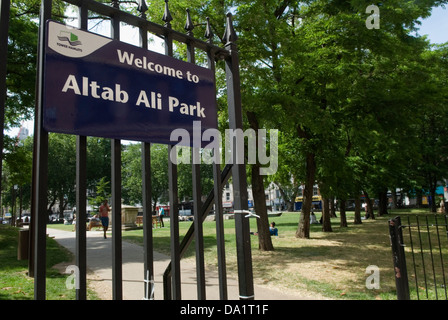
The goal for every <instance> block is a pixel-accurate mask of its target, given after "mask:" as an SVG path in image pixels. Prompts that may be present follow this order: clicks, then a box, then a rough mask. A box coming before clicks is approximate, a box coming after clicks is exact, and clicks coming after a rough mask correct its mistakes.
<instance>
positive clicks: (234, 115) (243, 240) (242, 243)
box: [224, 13, 254, 300]
mask: <svg viewBox="0 0 448 320" xmlns="http://www.w3.org/2000/svg"><path fill="white" fill-rule="evenodd" d="M224 39H225V40H226V41H227V43H226V45H225V47H226V49H227V50H229V52H230V57H229V58H228V59H227V60H226V78H227V101H228V112H229V126H230V129H233V130H236V129H242V128H243V116H242V109H241V92H240V75H239V58H238V51H237V45H236V43H235V42H236V40H237V36H236V33H235V30H234V29H233V25H232V15H231V14H230V13H228V14H227V27H226V32H225V34H224ZM240 143H243V142H242V141H240ZM231 144H232V145H233V150H237V147H236V145H235V141H232V142H231ZM234 153H235V152H234ZM232 179H233V193H234V199H235V200H234V209H235V211H237V212H241V210H247V209H248V203H247V200H248V195H247V181H246V167H245V165H244V164H240V163H236V155H235V154H233V167H232ZM235 232H236V246H237V263H238V280H239V281H238V282H239V292H240V299H242V300H253V299H254V285H253V273H252V252H251V246H250V229H249V219H247V218H245V217H244V214H240V213H237V214H235Z"/></svg>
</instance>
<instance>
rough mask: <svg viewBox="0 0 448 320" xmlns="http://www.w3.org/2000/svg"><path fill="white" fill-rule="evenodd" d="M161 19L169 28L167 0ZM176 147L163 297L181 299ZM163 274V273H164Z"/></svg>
mask: <svg viewBox="0 0 448 320" xmlns="http://www.w3.org/2000/svg"><path fill="white" fill-rule="evenodd" d="M162 20H163V21H164V22H165V27H166V28H167V29H171V23H170V22H171V21H172V20H173V18H172V16H171V13H170V11H169V8H168V0H165V12H164V14H163V18H162ZM165 54H166V55H167V56H170V57H172V56H173V38H172V35H171V33H170V32H167V33H166V34H165ZM176 157H177V151H176V147H175V146H172V145H168V180H169V181H168V184H169V189H170V192H169V201H170V233H171V237H170V241H171V242H170V248H171V249H170V250H171V278H170V279H168V278H165V279H164V287H165V291H164V298H165V299H174V300H180V299H181V296H182V295H181V277H180V276H181V275H180V246H179V204H178V187H177V165H176V164H174V163H173V161H171V160H176ZM164 276H165V275H164ZM167 281H171V292H169V289H168V288H167V286H166V284H167V283H165V282H167Z"/></svg>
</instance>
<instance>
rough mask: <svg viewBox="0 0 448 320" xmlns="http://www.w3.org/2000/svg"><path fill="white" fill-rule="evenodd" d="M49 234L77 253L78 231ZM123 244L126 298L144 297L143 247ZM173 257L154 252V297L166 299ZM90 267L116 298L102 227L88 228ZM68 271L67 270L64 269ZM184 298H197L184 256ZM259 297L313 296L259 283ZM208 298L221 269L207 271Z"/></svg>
mask: <svg viewBox="0 0 448 320" xmlns="http://www.w3.org/2000/svg"><path fill="white" fill-rule="evenodd" d="M47 234H48V235H49V236H50V237H53V238H54V239H55V240H56V241H57V242H58V243H59V244H60V245H62V246H64V247H65V248H67V249H68V250H69V251H71V252H73V253H75V232H71V231H62V230H57V229H52V228H47ZM122 248H123V254H122V255H123V274H122V277H123V300H142V299H143V298H144V285H145V283H144V271H143V247H142V246H139V245H136V244H132V243H129V242H126V241H122ZM169 262H170V257H169V256H167V255H164V254H161V253H158V252H154V299H155V300H162V299H163V272H164V271H165V269H166V267H167V266H168V264H169ZM87 268H88V270H89V271H91V272H92V273H93V274H94V277H95V281H99V282H101V284H102V287H103V288H104V289H103V291H104V292H103V293H102V295H101V298H102V299H112V238H111V237H108V238H107V239H104V238H103V232H102V231H88V232H87ZM63 271H64V270H63ZM181 281H182V285H181V288H182V289H181V290H182V292H181V294H182V299H185V300H196V299H197V291H196V290H197V288H196V266H195V263H190V262H187V261H183V260H181ZM227 290H228V298H229V300H238V299H239V292H238V280H237V279H233V278H230V277H227ZM254 292H255V300H309V299H313V298H311V297H306V296H299V295H295V294H287V293H283V292H280V291H278V290H276V289H271V288H268V287H264V286H255V287H254ZM206 297H207V300H219V284H218V273H217V272H213V271H206Z"/></svg>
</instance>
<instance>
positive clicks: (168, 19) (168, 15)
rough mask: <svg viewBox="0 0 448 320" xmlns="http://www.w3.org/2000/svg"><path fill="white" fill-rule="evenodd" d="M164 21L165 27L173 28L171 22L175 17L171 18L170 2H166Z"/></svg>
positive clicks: (166, 0)
mask: <svg viewBox="0 0 448 320" xmlns="http://www.w3.org/2000/svg"><path fill="white" fill-rule="evenodd" d="M162 20H163V21H164V22H165V27H171V23H170V22H171V21H172V20H173V17H172V16H171V13H170V9H169V8H168V0H165V12H164V13H163V17H162Z"/></svg>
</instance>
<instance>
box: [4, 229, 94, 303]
mask: <svg viewBox="0 0 448 320" xmlns="http://www.w3.org/2000/svg"><path fill="white" fill-rule="evenodd" d="M18 234H19V231H18V229H17V228H14V227H10V226H6V225H0V300H32V299H34V279H33V278H31V277H28V260H17V245H18V237H19V236H18ZM70 261H72V255H71V254H70V252H69V251H68V250H66V249H65V248H63V247H61V246H60V245H59V244H58V243H57V242H56V241H55V240H54V239H51V238H47V261H46V263H47V269H46V273H47V279H46V296H47V299H48V300H74V299H76V293H75V290H74V289H71V290H69V289H67V288H66V279H67V276H68V275H66V274H61V273H59V271H58V270H56V269H55V268H52V266H54V265H56V264H58V263H61V262H70ZM88 297H89V298H90V299H96V298H97V297H96V294H95V293H94V292H92V291H90V290H88Z"/></svg>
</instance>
